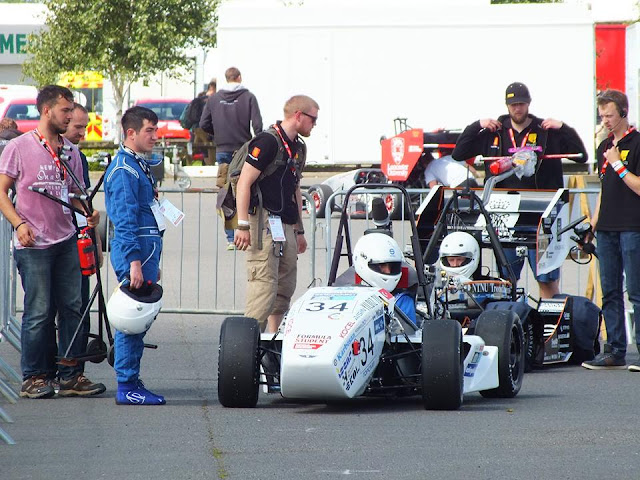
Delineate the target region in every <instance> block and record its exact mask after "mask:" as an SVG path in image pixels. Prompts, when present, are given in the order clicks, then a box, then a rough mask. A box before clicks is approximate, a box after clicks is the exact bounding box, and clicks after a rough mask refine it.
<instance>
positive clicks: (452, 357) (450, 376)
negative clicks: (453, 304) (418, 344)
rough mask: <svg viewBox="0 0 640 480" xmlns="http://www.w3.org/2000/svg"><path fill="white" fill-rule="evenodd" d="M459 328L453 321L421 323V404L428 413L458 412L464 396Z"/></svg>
mask: <svg viewBox="0 0 640 480" xmlns="http://www.w3.org/2000/svg"><path fill="white" fill-rule="evenodd" d="M463 361H464V350H463V345H462V328H461V327H460V323H458V322H457V321H455V320H426V321H425V322H423V324H422V401H423V402H424V408H425V409H427V410H457V409H458V408H460V405H462V393H463V380H464V375H463V373H464V372H463V368H464V367H463Z"/></svg>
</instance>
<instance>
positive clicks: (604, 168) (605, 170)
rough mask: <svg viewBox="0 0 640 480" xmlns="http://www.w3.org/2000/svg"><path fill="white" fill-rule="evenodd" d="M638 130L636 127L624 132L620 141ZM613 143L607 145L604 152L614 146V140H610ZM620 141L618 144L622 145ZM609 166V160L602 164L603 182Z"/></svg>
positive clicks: (600, 175) (601, 176)
mask: <svg viewBox="0 0 640 480" xmlns="http://www.w3.org/2000/svg"><path fill="white" fill-rule="evenodd" d="M635 129H636V127H633V126H631V127H629V129H628V130H627V131H626V132H624V135H622V137H620V140H622V139H623V138H624V137H626V136H627V135H629V134H630V133H631V132H633V131H634V130H635ZM610 140H611V142H610V144H611V145H609V144H607V146H606V147H605V149H604V151H603V153H604V152H606V151H607V150H608V149H609V148H611V146H613V138H610ZM620 140H618V143H620ZM608 165H609V160H607V159H606V158H605V159H604V162H602V168H601V169H600V174H599V177H600V179H601V180H602V179H603V178H604V174H605V173H607V166H608Z"/></svg>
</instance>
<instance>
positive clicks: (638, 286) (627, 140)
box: [582, 90, 640, 372]
mask: <svg viewBox="0 0 640 480" xmlns="http://www.w3.org/2000/svg"><path fill="white" fill-rule="evenodd" d="M597 102H598V112H599V113H600V117H601V118H602V121H603V123H604V125H605V127H606V129H607V130H608V131H609V136H608V137H607V138H606V139H605V140H604V141H603V142H602V143H601V144H600V146H599V147H598V150H597V154H596V155H597V156H596V158H597V160H598V173H599V175H600V182H601V184H602V189H601V191H600V196H599V197H598V202H597V204H596V209H595V214H594V215H593V218H592V220H591V224H592V225H593V229H594V231H596V234H597V238H598V242H597V249H596V253H597V254H598V260H599V265H600V282H601V285H602V313H603V315H604V322H605V325H606V327H607V343H606V345H605V346H604V349H603V352H602V353H601V354H600V355H598V356H597V357H596V358H595V359H594V360H590V361H588V362H584V363H583V364H582V366H583V367H585V368H588V369H590V370H603V369H623V368H625V367H626V361H625V356H626V353H627V335H626V325H625V307H624V291H623V272H624V274H625V275H626V286H627V293H628V294H629V300H630V301H631V303H632V304H633V320H634V325H635V332H636V338H635V342H636V345H637V346H638V348H639V349H640V255H638V248H639V247H640V176H639V175H640V133H638V131H637V130H636V129H635V128H634V127H632V126H630V125H629V120H628V119H627V114H628V112H629V103H628V100H627V96H626V95H625V94H624V93H622V92H620V91H618V90H605V91H604V92H602V93H601V94H600V95H598V100H597ZM628 368H629V370H630V371H632V372H640V362H636V363H634V364H631V365H629V367H628Z"/></svg>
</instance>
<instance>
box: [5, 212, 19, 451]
mask: <svg viewBox="0 0 640 480" xmlns="http://www.w3.org/2000/svg"><path fill="white" fill-rule="evenodd" d="M11 236H12V227H11V224H10V223H9V222H8V221H7V219H6V218H4V216H3V215H0V342H2V341H7V342H8V343H9V344H11V345H12V346H13V347H14V348H15V349H16V350H18V351H20V329H19V325H18V322H17V320H16V318H15V317H14V316H13V315H12V312H11V305H12V301H11V284H12V278H11V277H12V273H13V271H14V269H13V268H12V263H13V262H12V255H11ZM14 280H15V277H14ZM0 372H1V373H2V375H3V376H4V377H5V378H0V394H2V396H3V397H4V398H6V399H7V400H8V401H9V402H10V403H16V401H17V400H18V398H19V396H18V391H17V389H15V388H14V387H13V386H12V385H11V384H10V383H9V382H11V381H13V382H17V383H18V385H19V384H20V382H21V380H22V378H21V377H20V375H19V374H18V372H16V371H15V370H14V369H13V368H11V366H10V365H9V364H8V363H7V362H6V361H5V360H4V359H3V358H2V356H1V355H0ZM0 419H2V420H4V421H5V422H9V423H12V422H13V420H12V419H11V417H10V416H9V414H8V413H6V412H5V411H4V410H3V409H2V408H1V407H0ZM0 439H2V440H3V441H5V442H6V443H8V444H10V445H13V444H15V442H14V440H13V439H12V438H11V436H10V435H9V434H8V433H7V432H6V431H5V430H4V429H2V428H1V427H0Z"/></svg>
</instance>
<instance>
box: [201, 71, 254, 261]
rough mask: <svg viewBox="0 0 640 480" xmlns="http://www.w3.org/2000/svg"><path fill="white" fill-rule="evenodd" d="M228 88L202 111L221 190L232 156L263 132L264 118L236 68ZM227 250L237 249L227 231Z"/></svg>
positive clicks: (231, 75)
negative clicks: (213, 152) (211, 144)
mask: <svg viewBox="0 0 640 480" xmlns="http://www.w3.org/2000/svg"><path fill="white" fill-rule="evenodd" d="M224 76H225V79H226V81H227V85H226V86H225V87H223V88H222V89H221V90H218V91H217V92H216V93H215V94H213V95H211V96H210V97H209V99H208V100H207V103H206V104H205V106H204V109H203V110H202V117H200V128H201V129H202V130H204V131H205V132H207V133H209V134H211V135H213V141H214V143H215V144H216V162H217V163H218V180H217V182H216V185H217V186H218V187H222V186H224V184H225V182H226V180H227V171H228V170H229V164H230V163H231V159H232V157H233V152H235V151H236V150H237V149H239V148H240V147H241V146H242V145H243V144H244V143H245V142H248V141H249V140H251V138H253V135H252V134H251V127H253V132H254V134H255V135H257V134H258V133H260V132H262V116H261V115H260V107H258V100H256V97H255V95H254V94H253V93H251V92H250V91H249V90H247V89H246V88H245V87H244V86H243V85H242V75H241V74H240V70H238V69H237V68H236V67H230V68H228V69H227V71H226V72H224ZM225 234H226V236H227V249H228V250H232V249H234V248H235V246H234V243H233V230H227V229H225Z"/></svg>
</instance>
